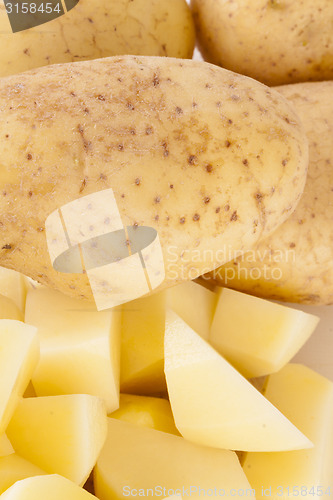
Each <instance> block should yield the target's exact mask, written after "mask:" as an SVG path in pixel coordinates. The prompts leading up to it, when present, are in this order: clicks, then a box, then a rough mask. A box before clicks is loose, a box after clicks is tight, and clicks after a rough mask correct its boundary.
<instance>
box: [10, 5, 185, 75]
mask: <svg viewBox="0 0 333 500" xmlns="http://www.w3.org/2000/svg"><path fill="white" fill-rule="evenodd" d="M13 3H14V2H13ZM194 43H195V33H194V25H193V20H192V16H191V12H190V9H189V6H188V5H187V3H186V0H80V1H79V3H78V4H77V5H76V6H75V7H74V8H73V9H72V10H70V11H69V12H67V13H66V14H65V15H63V16H61V17H58V18H56V19H53V20H52V21H50V22H48V23H46V24H41V25H39V26H36V27H34V28H31V29H28V30H24V31H20V32H17V33H12V31H11V27H10V24H9V19H8V16H7V14H6V10H5V6H4V4H3V0H0V46H1V47H2V50H1V52H0V76H7V75H13V74H16V73H20V72H22V71H26V70H29V69H33V68H37V67H40V66H45V65H50V64H54V63H65V62H75V61H80V60H88V59H97V58H99V57H107V56H114V55H121V54H135V55H147V56H149V55H152V56H169V57H180V58H191V57H192V54H193V48H194Z"/></svg>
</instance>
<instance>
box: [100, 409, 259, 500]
mask: <svg viewBox="0 0 333 500" xmlns="http://www.w3.org/2000/svg"><path fill="white" fill-rule="evenodd" d="M94 482H95V493H96V495H97V497H98V498H99V499H100V500H121V499H123V498H124V496H129V495H130V494H131V490H134V489H135V490H136V495H137V496H138V497H139V490H141V491H142V492H143V491H147V489H148V488H149V489H153V490H154V491H156V496H159V497H166V496H168V495H171V494H172V493H177V494H180V495H182V494H183V493H182V490H183V488H184V490H185V491H187V492H188V493H187V496H189V491H190V487H192V489H191V495H190V496H191V498H193V499H195V500H197V499H199V498H202V495H203V493H202V491H208V490H211V489H213V490H214V489H215V488H216V490H217V491H219V490H222V489H224V490H225V491H231V490H232V489H236V494H235V498H240V495H238V494H237V491H238V490H241V489H244V491H245V490H246V489H250V485H249V483H248V481H247V479H246V477H245V474H244V472H243V470H242V468H241V466H240V463H239V461H238V458H237V455H236V454H235V453H234V452H232V451H228V450H217V449H214V448H209V447H206V446H198V445H196V444H193V443H190V442H189V441H186V440H185V439H183V438H182V437H179V436H174V435H172V434H168V433H166V432H161V431H156V430H154V429H147V428H144V427H138V426H136V425H133V424H129V423H127V422H121V421H120V420H115V419H112V418H109V419H108V437H107V440H106V442H105V445H104V447H103V449H102V452H101V454H100V456H99V458H98V460H97V464H96V467H95V469H94ZM199 487H200V488H201V495H200V493H199ZM170 490H173V491H170ZM150 491H151V490H150ZM127 492H129V493H127ZM141 496H143V495H142V493H141ZM146 496H147V494H146ZM150 496H152V495H151V493H150ZM184 496H186V495H185V493H184Z"/></svg>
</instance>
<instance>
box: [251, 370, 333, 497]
mask: <svg viewBox="0 0 333 500" xmlns="http://www.w3.org/2000/svg"><path fill="white" fill-rule="evenodd" d="M265 394H266V396H267V398H268V399H270V401H272V403H273V404H275V405H276V406H277V407H278V408H279V409H280V410H281V411H282V412H284V413H285V415H287V416H288V418H290V420H291V421H292V422H293V423H294V424H295V425H297V427H298V428H299V429H300V430H301V431H302V432H304V433H305V434H306V435H307V436H308V437H309V438H310V439H311V440H312V442H313V444H314V448H312V449H309V450H299V451H289V452H287V453H248V454H247V455H246V457H245V461H244V465H243V468H244V471H245V473H246V475H247V477H248V480H249V481H250V483H251V485H252V487H253V488H255V490H256V492H257V496H256V498H257V500H258V499H260V498H267V496H265V495H263V494H262V491H263V490H262V487H263V488H264V490H265V491H267V492H268V491H269V489H270V491H271V495H270V498H274V499H275V498H282V499H287V498H288V488H289V493H291V492H292V491H293V492H294V494H295V496H296V495H297V491H295V490H299V495H300V496H301V495H302V496H306V497H307V498H310V497H312V498H313V497H315V498H318V497H319V496H323V497H324V498H325V497H327V498H329V496H330V495H331V494H332V487H333V478H332V469H333V432H332V421H333V383H332V382H331V381H330V380H328V379H326V378H325V377H322V376H321V375H318V374H317V373H315V372H314V371H313V370H310V369H309V368H307V367H305V366H303V365H297V364H289V365H287V366H285V367H284V368H283V369H282V370H281V371H280V372H279V373H276V374H274V375H271V376H270V377H269V381H268V384H267V388H266V392H265ZM293 488H294V490H293ZM329 488H331V490H330V491H329ZM311 490H312V494H311ZM320 490H322V493H320Z"/></svg>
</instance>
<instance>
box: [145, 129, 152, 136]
mask: <svg viewBox="0 0 333 500" xmlns="http://www.w3.org/2000/svg"><path fill="white" fill-rule="evenodd" d="M152 133H153V129H152V128H151V127H147V128H146V135H151V134H152Z"/></svg>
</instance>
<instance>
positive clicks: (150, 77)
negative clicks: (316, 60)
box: [0, 56, 308, 300]
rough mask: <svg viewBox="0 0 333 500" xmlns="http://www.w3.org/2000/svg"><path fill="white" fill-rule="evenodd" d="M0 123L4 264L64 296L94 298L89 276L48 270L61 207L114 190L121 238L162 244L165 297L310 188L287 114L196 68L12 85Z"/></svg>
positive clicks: (85, 70) (72, 67) (94, 65)
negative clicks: (153, 238) (144, 235)
mask: <svg viewBox="0 0 333 500" xmlns="http://www.w3.org/2000/svg"><path fill="white" fill-rule="evenodd" d="M0 117H1V120H0V138H1V141H2V158H1V163H2V168H1V176H0V208H1V214H2V215H1V217H0V222H1V224H0V249H1V252H0V264H1V265H2V266H5V267H9V268H13V269H16V270H18V271H20V272H22V273H23V274H26V275H28V276H30V277H31V278H33V279H35V280H37V281H39V282H41V283H43V284H46V285H49V286H52V287H54V288H56V289H58V290H61V291H63V292H64V293H67V294H69V295H71V296H73V297H81V298H88V299H92V293H91V288H90V285H89V281H88V278H87V275H85V274H80V272H77V271H76V272H74V273H71V272H67V273H65V272H59V271H55V270H54V269H53V267H52V263H51V259H50V256H49V254H48V250H47V237H46V234H45V233H46V231H45V221H46V219H47V218H48V216H49V215H50V214H51V213H53V212H54V211H55V210H57V209H59V208H61V207H63V205H64V204H68V203H69V202H72V201H73V200H75V201H76V200H77V199H80V200H81V199H82V197H84V196H87V195H91V194H93V193H94V194H95V193H96V192H102V191H103V190H106V189H112V190H113V194H114V198H115V201H116V204H117V207H118V210H119V214H120V217H121V221H122V223H123V225H124V226H125V227H127V228H130V229H129V230H130V231H132V232H134V231H135V230H136V229H137V228H139V227H141V226H149V227H151V228H153V229H154V230H156V231H157V233H158V235H159V241H160V244H161V248H162V252H163V258H164V267H165V279H164V282H163V284H162V285H161V286H160V287H159V288H160V289H161V288H163V287H166V286H169V285H171V284H175V283H177V282H181V281H183V280H188V279H194V278H196V277H197V276H199V275H201V274H203V273H204V272H208V271H211V270H212V269H214V268H216V267H217V266H218V265H219V264H222V263H224V262H227V261H228V260H230V257H229V258H228V256H229V253H230V251H231V252H232V251H235V250H237V251H241V252H244V251H245V250H247V249H249V248H251V246H253V245H254V244H255V243H256V242H258V240H259V239H260V238H262V237H264V236H265V235H267V234H269V233H270V232H272V231H273V230H274V229H275V228H276V227H277V226H278V225H279V224H281V223H282V222H283V221H284V220H285V219H286V218H287V217H288V216H289V215H290V214H291V213H292V211H293V210H294V209H295V206H296V204H297V201H298V200H299V198H300V196H301V194H302V192H303V189H304V184H305V180H306V172H307V163H308V144H307V139H306V135H305V133H304V131H303V129H302V126H301V123H300V121H299V119H298V117H297V115H296V114H295V113H294V111H293V109H292V107H291V106H290V104H289V103H288V102H287V101H286V100H285V99H284V98H283V97H282V96H281V95H279V94H278V93H277V92H276V91H273V90H270V89H268V88H267V87H265V86H263V85H262V84H259V83H256V82H254V81H253V80H251V79H248V78H246V77H244V76H241V75H237V74H234V73H231V72H229V71H227V70H223V69H221V68H217V67H215V66H212V65H209V64H206V63H203V62H199V61H185V60H184V61H179V60H177V59H168V58H164V57H163V58H153V57H150V58H149V57H134V56H123V57H115V58H105V59H99V60H96V61H92V62H90V61H88V62H79V63H73V64H71V63H69V64H64V65H54V66H51V67H49V68H39V69H37V70H33V71H31V72H26V73H23V74H21V75H15V76H10V77H8V78H4V79H2V80H1V82H0ZM99 196H100V195H99ZM95 198H98V197H95ZM85 216H86V213H84V211H83V212H78V213H77V214H76V216H75V217H76V218H75V220H74V225H77V227H76V226H75V227H76V229H77V230H79V227H81V226H80V224H81V225H82V224H84V223H85V222H84V221H85V220H86V219H85ZM106 223H107V222H105V224H106ZM76 229H75V228H74V230H76ZM88 229H90V227H89V228H88ZM126 244H127V242H126ZM124 248H125V242H124ZM132 279H135V276H134V278H133V277H132ZM127 300H129V299H127Z"/></svg>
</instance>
